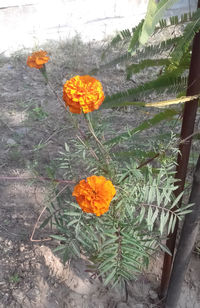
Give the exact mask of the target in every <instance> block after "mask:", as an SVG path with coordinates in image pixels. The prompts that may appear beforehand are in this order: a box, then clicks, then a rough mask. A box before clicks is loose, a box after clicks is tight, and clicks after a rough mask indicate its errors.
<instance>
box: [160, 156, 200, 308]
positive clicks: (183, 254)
mask: <svg viewBox="0 0 200 308" xmlns="http://www.w3.org/2000/svg"><path fill="white" fill-rule="evenodd" d="M189 203H190V204H191V203H193V204H194V205H193V206H192V210H193V211H192V212H191V213H189V214H187V215H186V217H185V221H184V224H183V228H182V231H181V236H180V240H179V244H178V249H177V253H176V256H175V258H174V262H173V268H172V273H171V277H170V282H169V287H168V291H167V298H166V308H176V307H177V305H178V301H179V298H180V294H181V287H182V284H183V281H184V278H185V274H186V271H187V268H188V265H189V261H190V258H191V254H192V251H193V249H194V245H195V241H196V238H197V235H198V231H199V225H200V155H199V159H198V161H197V165H196V169H195V173H194V177H193V184H192V190H191V194H190V199H189Z"/></svg>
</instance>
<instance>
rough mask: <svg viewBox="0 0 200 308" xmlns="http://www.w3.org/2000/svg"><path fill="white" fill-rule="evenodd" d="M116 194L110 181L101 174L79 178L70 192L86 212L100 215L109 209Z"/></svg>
mask: <svg viewBox="0 0 200 308" xmlns="http://www.w3.org/2000/svg"><path fill="white" fill-rule="evenodd" d="M115 194H116V190H115V187H114V186H113V184H112V182H111V181H109V180H107V179H106V178H104V177H103V176H96V175H93V176H90V177H88V178H87V180H81V181H80V182H79V184H77V185H76V186H75V187H74V191H73V193H72V195H73V196H75V197H76V201H77V202H78V204H79V206H80V207H81V209H82V210H83V211H84V212H86V213H92V214H95V215H96V216H101V215H102V214H104V213H106V212H107V211H108V210H109V205H110V202H111V200H112V198H113V197H114V195H115Z"/></svg>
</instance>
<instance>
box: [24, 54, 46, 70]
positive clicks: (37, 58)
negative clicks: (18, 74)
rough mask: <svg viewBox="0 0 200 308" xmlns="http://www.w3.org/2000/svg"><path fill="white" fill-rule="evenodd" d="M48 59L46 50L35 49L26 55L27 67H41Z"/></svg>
mask: <svg viewBox="0 0 200 308" xmlns="http://www.w3.org/2000/svg"><path fill="white" fill-rule="evenodd" d="M48 61H49V57H48V56H47V52H46V51H44V50H40V51H36V52H33V53H32V54H31V56H28V59H27V65H28V66H29V67H35V68H38V69H40V68H42V67H43V66H44V64H45V63H47V62H48Z"/></svg>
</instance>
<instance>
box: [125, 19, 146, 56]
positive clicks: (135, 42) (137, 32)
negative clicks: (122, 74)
mask: <svg viewBox="0 0 200 308" xmlns="http://www.w3.org/2000/svg"><path fill="white" fill-rule="evenodd" d="M144 22H145V21H144V19H142V20H141V21H140V23H139V24H138V25H137V27H136V28H135V31H134V32H133V36H132V38H131V41H130V44H129V48H128V52H133V51H134V50H135V49H136V48H137V47H138V46H139V37H140V33H141V30H142V27H143V24H144Z"/></svg>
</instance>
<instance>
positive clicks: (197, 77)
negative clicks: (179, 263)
mask: <svg viewBox="0 0 200 308" xmlns="http://www.w3.org/2000/svg"><path fill="white" fill-rule="evenodd" d="M198 8H200V0H198ZM199 93H200V32H198V33H197V34H196V35H195V37H194V40H193V47H192V56H191V63H190V70H189V77H188V86H187V93H186V95H187V96H190V95H196V94H199ZM197 107H198V99H195V100H193V101H192V102H190V103H185V106H184V111H183V120H182V128H181V140H183V139H185V138H187V137H188V136H190V135H192V133H193V131H194V123H195V118H196V112H197ZM190 148H191V138H190V139H189V140H188V141H187V142H185V143H181V144H180V146H179V151H180V153H179V154H178V158H177V168H176V176H175V177H176V179H179V180H180V181H179V183H178V185H179V186H178V188H177V190H176V191H175V193H174V194H175V196H178V195H179V194H180V193H181V192H182V191H183V190H184V185H185V178H186V172H187V166H188V161H189V154H190ZM181 202H182V200H180V201H179V204H178V205H177V207H180V206H181ZM177 207H176V208H177ZM174 210H175V209H174ZM177 230H178V222H177V223H176V226H175V230H174V232H173V233H171V234H170V235H169V236H168V240H167V242H166V245H167V247H168V249H169V250H170V251H171V253H172V255H171V256H170V255H169V254H167V253H165V256H164V262H163V270H162V278H161V286H160V297H161V298H164V297H165V296H166V293H167V288H168V284H169V279H170V275H171V268H172V262H173V256H174V249H175V244H176V235H177Z"/></svg>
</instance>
